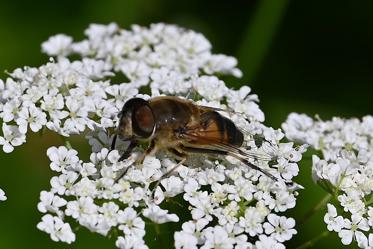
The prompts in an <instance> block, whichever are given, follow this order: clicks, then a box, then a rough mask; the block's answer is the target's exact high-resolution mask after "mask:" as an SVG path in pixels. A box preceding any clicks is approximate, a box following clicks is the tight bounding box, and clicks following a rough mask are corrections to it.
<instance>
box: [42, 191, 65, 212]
mask: <svg viewBox="0 0 373 249" xmlns="http://www.w3.org/2000/svg"><path fill="white" fill-rule="evenodd" d="M66 204H67V201H66V200H65V199H63V198H61V197H59V196H57V195H54V194H53V193H51V192H47V191H42V192H41V193H40V202H39V203H38V210H39V211H40V212H42V213H46V212H52V213H56V214H60V212H61V211H60V208H61V207H63V206H65V205H66Z"/></svg>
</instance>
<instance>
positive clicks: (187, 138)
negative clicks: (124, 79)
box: [111, 96, 277, 181]
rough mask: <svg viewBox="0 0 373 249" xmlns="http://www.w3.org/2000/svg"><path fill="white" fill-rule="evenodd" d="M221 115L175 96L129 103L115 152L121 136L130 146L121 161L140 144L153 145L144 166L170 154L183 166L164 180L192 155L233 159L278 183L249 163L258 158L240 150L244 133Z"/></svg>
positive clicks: (144, 154) (124, 107)
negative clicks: (151, 159)
mask: <svg viewBox="0 0 373 249" xmlns="http://www.w3.org/2000/svg"><path fill="white" fill-rule="evenodd" d="M218 111H223V110H221V109H218V108H213V107H208V106H200V105H197V104H195V103H194V102H193V101H191V100H188V99H182V98H179V97H174V96H160V97H154V98H151V99H149V100H144V99H142V98H132V99H129V100H128V101H127V102H126V103H125V104H124V106H123V108H122V110H121V111H120V113H119V114H118V117H119V126H118V128H117V132H116V134H115V135H114V138H113V142H112V146H111V149H112V150H113V149H114V148H115V143H116V139H117V136H118V137H119V139H121V140H123V141H129V142H130V144H129V146H128V148H127V149H126V151H125V152H124V153H123V154H122V156H121V157H120V159H119V161H122V160H124V159H126V158H127V157H129V155H130V154H131V152H132V150H133V149H134V148H135V147H136V146H137V145H138V143H139V142H140V141H148V142H150V143H149V147H148V148H147V149H146V150H145V152H144V153H143V154H142V155H141V156H140V158H139V159H138V162H140V163H141V162H142V161H143V159H144V158H145V156H146V155H154V154H155V153H156V152H157V151H159V150H166V151H168V152H169V153H171V154H172V155H174V156H175V158H176V159H178V160H180V162H179V163H178V164H177V165H176V166H175V167H174V168H173V169H171V170H170V171H169V172H167V173H166V174H164V175H163V176H162V179H163V178H164V177H167V176H168V175H170V174H171V173H172V171H174V170H175V169H176V168H177V167H178V166H179V165H181V164H182V163H183V162H184V161H185V160H186V158H187V157H188V155H190V154H211V155H229V156H233V157H235V158H236V159H238V160H240V161H241V162H243V163H244V164H246V165H247V166H249V167H250V168H252V169H255V170H258V171H260V172H261V173H262V174H264V175H266V176H268V177H270V178H271V179H272V180H274V181H276V180H277V178H276V177H275V176H273V175H271V174H270V173H268V172H267V171H265V170H263V169H261V168H259V167H258V166H256V165H254V164H252V163H251V162H249V161H248V158H250V157H251V158H253V157H254V156H253V155H252V154H250V153H248V152H246V151H244V150H242V149H241V148H240V147H241V146H242V144H243V142H244V136H243V133H242V132H241V131H240V130H239V129H238V128H237V127H236V125H235V124H234V123H233V122H232V121H231V120H230V119H228V118H226V117H224V116H223V115H221V114H219V113H218ZM122 176H123V174H122ZM122 176H120V177H122Z"/></svg>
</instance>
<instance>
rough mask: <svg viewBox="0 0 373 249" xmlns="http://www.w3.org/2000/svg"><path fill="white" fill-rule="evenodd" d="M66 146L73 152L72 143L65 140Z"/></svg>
mask: <svg viewBox="0 0 373 249" xmlns="http://www.w3.org/2000/svg"><path fill="white" fill-rule="evenodd" d="M65 146H66V147H67V148H68V149H69V150H71V149H72V148H73V147H72V146H71V143H70V141H68V140H65Z"/></svg>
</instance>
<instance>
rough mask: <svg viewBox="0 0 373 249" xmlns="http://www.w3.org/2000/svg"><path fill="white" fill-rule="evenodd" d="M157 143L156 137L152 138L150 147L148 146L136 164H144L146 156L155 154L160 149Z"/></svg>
mask: <svg viewBox="0 0 373 249" xmlns="http://www.w3.org/2000/svg"><path fill="white" fill-rule="evenodd" d="M155 144H156V143H155V139H152V140H151V141H150V144H149V147H148V148H146V150H145V151H144V153H142V154H141V156H140V157H139V158H138V159H137V160H136V164H142V163H143V162H144V159H145V157H146V156H148V155H153V154H154V153H155V152H156V151H157V150H158V148H157V147H156V146H155Z"/></svg>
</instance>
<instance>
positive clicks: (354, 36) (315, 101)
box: [0, 0, 373, 249]
mask: <svg viewBox="0 0 373 249" xmlns="http://www.w3.org/2000/svg"><path fill="white" fill-rule="evenodd" d="M0 9H1V14H0V78H2V79H5V78H6V74H5V73H4V71H5V70H8V71H12V70H13V69H15V68H17V67H21V66H24V65H30V66H39V65H41V64H44V63H45V62H46V61H47V60H48V58H47V56H45V55H43V54H41V52H40V44H41V43H42V42H43V41H44V40H46V39H47V38H48V37H49V36H51V35H54V34H56V33H65V34H68V35H71V36H73V37H74V38H75V39H76V40H79V39H82V38H83V30H84V29H85V28H86V27H87V26H88V25H89V24H90V23H109V22H117V23H118V24H119V25H120V26H121V27H125V28H126V27H129V25H131V24H141V25H148V24H150V23H153V22H167V23H174V24H178V25H181V26H184V27H187V28H191V29H194V30H196V31H199V32H202V33H203V34H204V35H205V36H206V37H207V38H208V39H209V40H210V41H211V43H212V44H213V50H214V52H216V53H225V54H228V55H233V56H236V57H237V58H238V59H239V67H240V68H241V69H242V71H243V73H244V77H243V78H242V79H233V78H230V77H227V78H226V81H227V82H228V83H229V84H230V86H232V87H238V86H240V85H243V84H247V85H249V86H251V87H252V89H253V91H254V93H256V94H258V95H259V98H260V101H261V102H260V106H261V108H262V110H263V111H264V112H265V114H266V124H267V125H270V126H273V127H279V126H280V124H281V123H282V122H283V121H284V120H285V119H286V117H287V114H288V113H290V112H293V111H296V112H304V113H307V114H310V115H314V114H316V113H317V114H319V115H320V116H321V117H322V118H324V119H328V118H330V117H332V116H343V117H351V116H357V117H361V116H363V115H365V114H372V112H373V105H372V92H373V91H372V90H373V73H372V71H373V32H372V27H373V1H322V0H314V1H288V0H264V1H230V2H229V3H228V2H227V1H212V0H206V1H198V0H189V1H172V0H167V1H166V0H165V1H161V0H153V1H145V0H137V1H135V0H134V1H119V0H107V1H98V0H97V1H93V0H91V1H88V0H81V1H73V0H68V1H47V0H43V1H21V0H12V1H8V0H0ZM58 144H62V141H61V140H60V139H59V138H58V137H57V136H54V135H48V136H45V137H43V138H42V137H40V136H39V135H38V134H34V135H32V136H30V137H29V138H28V143H27V144H26V145H23V146H21V147H19V148H17V149H16V150H15V152H13V153H11V154H9V155H8V154H4V153H3V152H2V151H0V164H1V169H2V172H1V174H0V187H1V188H3V189H4V190H5V192H6V194H7V196H8V200H7V201H6V202H3V203H0V249H8V248H92V249H93V248H113V247H114V243H113V241H109V240H108V239H106V238H104V237H101V236H99V235H93V234H91V233H90V232H88V231H87V230H86V229H80V230H79V231H78V233H77V241H76V242H75V244H73V245H72V246H69V245H66V244H58V243H54V242H51V240H50V239H49V236H48V235H46V234H45V233H42V232H40V231H38V230H37V229H36V224H37V223H38V221H39V220H40V218H41V216H42V215H41V214H40V213H39V212H38V211H37V209H36V205H37V203H38V200H39V193H40V191H41V190H44V189H49V179H50V177H51V175H52V174H51V172H50V170H49V167H48V160H47V158H46V155H45V151H46V149H47V148H48V147H49V146H51V145H58ZM74 145H78V146H83V147H84V146H86V145H84V144H80V142H79V141H77V142H75V144H74V143H73V146H74ZM310 166H311V161H310V158H309V157H308V158H306V160H305V161H304V163H302V165H300V167H301V174H300V176H298V178H297V181H298V182H299V183H301V184H302V185H304V186H305V187H306V190H304V191H301V193H300V196H299V198H298V199H297V206H296V208H295V209H293V210H291V211H290V212H289V215H292V216H293V217H295V218H296V219H298V220H299V219H300V218H301V217H302V216H303V215H304V214H305V213H306V211H307V210H308V209H310V208H311V207H312V206H314V205H315V204H316V203H318V202H319V201H320V200H321V199H322V198H323V196H324V195H325V193H324V192H323V191H322V190H321V189H320V188H319V187H317V186H315V185H314V184H313V183H312V180H311V178H310V171H311V169H310ZM323 213H324V211H321V212H319V213H317V214H316V215H315V216H313V217H312V218H311V219H310V220H308V221H307V222H306V223H304V224H302V225H300V226H298V227H297V230H298V235H297V236H295V237H294V238H293V240H292V241H291V242H289V243H288V244H287V245H288V247H289V248H296V247H297V246H298V245H300V244H302V242H305V241H307V240H309V239H311V238H313V237H314V236H316V235H318V234H319V233H321V232H322V231H324V230H325V229H326V227H325V225H324V223H323V221H322V217H323ZM150 239H152V238H150ZM153 242H154V243H152V244H156V243H157V241H156V238H154V240H153ZM327 247H328V248H343V247H342V245H341V243H340V242H339V239H338V237H337V235H336V234H332V235H330V236H328V237H327V238H325V239H323V240H321V241H320V242H319V243H318V244H316V245H315V247H314V248H327ZM349 248H351V247H349Z"/></svg>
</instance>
